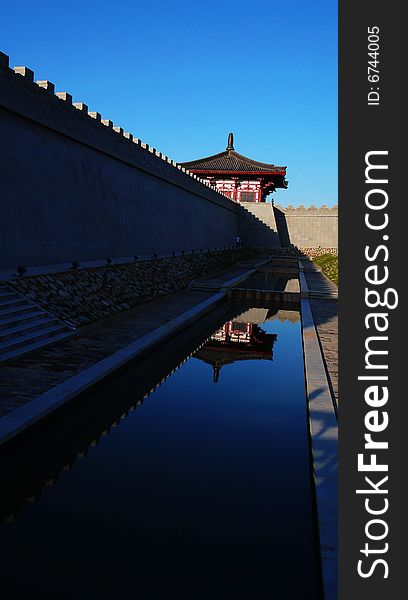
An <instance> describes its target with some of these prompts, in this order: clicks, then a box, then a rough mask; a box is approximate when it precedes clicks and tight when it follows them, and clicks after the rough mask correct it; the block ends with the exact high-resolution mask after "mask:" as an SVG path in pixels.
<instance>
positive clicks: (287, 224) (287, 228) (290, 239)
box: [275, 206, 338, 248]
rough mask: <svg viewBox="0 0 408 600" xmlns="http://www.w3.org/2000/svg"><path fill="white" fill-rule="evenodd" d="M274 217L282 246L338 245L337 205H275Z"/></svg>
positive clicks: (311, 246) (334, 246) (330, 246)
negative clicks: (296, 206)
mask: <svg viewBox="0 0 408 600" xmlns="http://www.w3.org/2000/svg"><path fill="white" fill-rule="evenodd" d="M275 218H276V223H277V227H278V231H279V237H280V239H281V243H282V245H283V246H287V245H289V244H294V245H295V246H298V247H299V248H316V247H318V246H321V247H325V248H337V247H338V210H337V206H333V207H331V208H329V207H327V206H321V207H318V208H316V207H314V206H311V207H308V208H305V207H303V206H300V207H298V208H293V207H290V206H288V207H282V206H275Z"/></svg>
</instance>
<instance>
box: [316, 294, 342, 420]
mask: <svg viewBox="0 0 408 600" xmlns="http://www.w3.org/2000/svg"><path fill="white" fill-rule="evenodd" d="M310 305H311V307H312V313H313V319H314V322H315V325H316V328H317V333H318V336H319V341H320V344H321V347H322V350H323V356H324V360H325V363H326V369H327V372H328V375H329V383H330V387H331V391H332V395H333V397H334V400H335V405H336V410H337V407H338V368H339V367H338V319H337V300H324V299H321V298H319V299H310Z"/></svg>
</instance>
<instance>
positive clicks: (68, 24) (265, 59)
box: [0, 0, 337, 205]
mask: <svg viewBox="0 0 408 600" xmlns="http://www.w3.org/2000/svg"><path fill="white" fill-rule="evenodd" d="M0 49H1V50H3V52H6V53H7V54H9V55H10V64H11V66H17V65H25V66H28V67H30V68H32V69H33V70H34V72H35V78H36V79H48V80H50V81H52V82H54V83H55V84H56V90H57V91H67V92H70V93H71V94H72V96H73V98H74V101H77V102H80V101H83V102H85V103H86V104H88V106H89V108H90V110H97V111H99V112H100V113H101V114H102V117H103V118H109V119H111V120H112V121H113V122H114V123H115V124H116V125H120V126H122V127H123V128H124V129H125V130H127V131H130V132H132V133H133V134H134V135H135V136H136V137H139V138H141V139H142V140H144V141H146V142H148V143H149V144H151V145H152V146H155V147H156V148H158V149H159V150H161V151H162V152H163V153H165V154H167V155H168V156H170V157H171V158H173V159H174V160H177V161H186V160H193V159H196V158H200V157H202V156H206V155H208V154H214V153H216V152H220V151H222V150H224V149H225V147H226V142H227V135H228V132H229V131H233V132H234V135H235V149H236V150H237V151H238V152H241V153H242V154H245V155H247V156H249V157H251V158H254V159H255V160H260V161H263V162H272V163H275V164H278V165H287V167H288V171H287V178H288V180H289V189H288V190H281V191H278V192H277V193H276V194H275V200H276V202H277V203H280V204H283V205H287V204H294V205H297V204H305V205H309V204H317V205H319V204H329V205H332V204H336V203H337V2H336V1H334V0H312V1H311V2H305V1H304V0H303V1H301V0H285V1H280V2H277V1H276V0H261V1H254V2H248V0H247V1H245V2H244V1H241V0H237V1H235V2H233V1H231V0H227V1H223V0H218V1H216V2H215V1H213V0H206V1H205V2H194V0H190V1H189V2H187V1H185V0H176V1H174V2H170V1H166V2H164V1H162V0H156V1H151V2H142V1H140V0H118V1H117V2H112V1H108V2H95V1H92V0H91V1H86V2H81V1H77V2H72V1H71V2H57V1H56V0H53V1H52V2H51V1H50V0H47V1H41V0H39V1H38V2H33V1H32V0H20V1H19V2H14V3H11V2H7V3H3V6H2V19H1V22H0Z"/></svg>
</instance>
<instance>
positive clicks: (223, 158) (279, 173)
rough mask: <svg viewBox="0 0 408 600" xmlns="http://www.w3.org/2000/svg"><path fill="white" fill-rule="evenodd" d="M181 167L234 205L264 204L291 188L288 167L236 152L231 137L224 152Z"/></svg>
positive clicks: (185, 163) (230, 135) (186, 163)
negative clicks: (205, 182)
mask: <svg viewBox="0 0 408 600" xmlns="http://www.w3.org/2000/svg"><path fill="white" fill-rule="evenodd" d="M181 165H182V166H183V167H185V168H186V169H188V170H189V171H191V172H192V173H194V174H196V175H198V176H199V177H200V178H201V179H204V180H205V181H207V182H208V183H209V184H210V185H211V186H213V187H215V188H216V189H217V190H218V191H219V192H222V193H223V194H225V195H226V196H228V197H229V198H231V199H232V200H234V201H235V202H265V201H266V197H267V196H268V194H270V193H271V192H274V191H275V190H276V188H284V189H286V188H287V187H288V182H287V181H286V179H285V176H286V167H278V166H276V165H274V164H269V163H262V162H258V161H256V160H252V159H251V158H248V157H246V156H244V155H242V154H239V153H238V152H235V149H234V135H233V134H232V133H230V134H229V136H228V145H227V148H226V149H225V151H224V152H220V153H219V154H213V155H212V156H206V157H204V158H199V159H198V160H192V161H190V162H184V163H181Z"/></svg>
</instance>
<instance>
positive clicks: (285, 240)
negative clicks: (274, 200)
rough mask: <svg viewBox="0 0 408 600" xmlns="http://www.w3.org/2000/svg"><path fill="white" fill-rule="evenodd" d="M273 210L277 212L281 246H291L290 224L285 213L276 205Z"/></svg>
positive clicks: (276, 219)
mask: <svg viewBox="0 0 408 600" xmlns="http://www.w3.org/2000/svg"><path fill="white" fill-rule="evenodd" d="M273 210H274V213H275V221H276V227H277V230H278V235H279V239H280V243H281V246H283V247H286V246H290V243H291V241H290V235H289V229H288V224H287V222H286V217H285V213H284V212H283V211H282V210H281V209H280V208H278V207H277V206H274V207H273Z"/></svg>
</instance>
